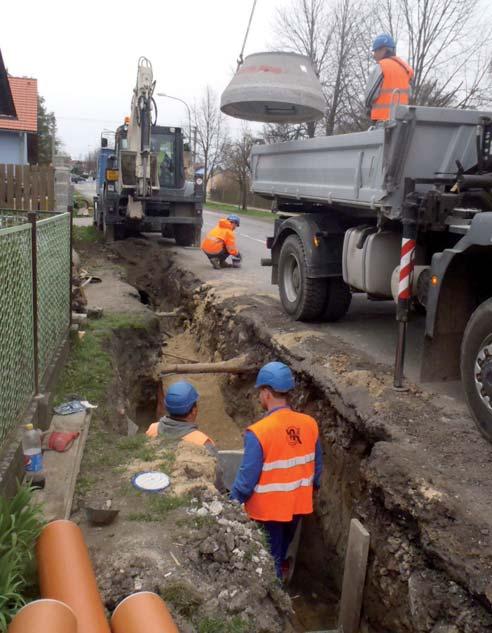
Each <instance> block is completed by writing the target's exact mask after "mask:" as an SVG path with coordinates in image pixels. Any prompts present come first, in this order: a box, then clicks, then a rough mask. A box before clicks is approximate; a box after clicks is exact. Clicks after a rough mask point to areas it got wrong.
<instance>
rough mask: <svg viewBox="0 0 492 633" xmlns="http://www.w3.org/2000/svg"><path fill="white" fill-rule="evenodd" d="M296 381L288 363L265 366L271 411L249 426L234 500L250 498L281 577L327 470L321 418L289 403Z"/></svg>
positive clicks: (263, 386) (264, 400) (266, 403)
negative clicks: (322, 476) (322, 473)
mask: <svg viewBox="0 0 492 633" xmlns="http://www.w3.org/2000/svg"><path fill="white" fill-rule="evenodd" d="M294 386H295V381H294V376H293V374H292V371H291V370H290V368H289V367H287V365H285V364H284V363H280V362H271V363H268V364H266V365H265V366H264V367H262V368H261V369H260V371H259V373H258V376H257V378H256V384H255V387H256V388H257V389H258V390H259V400H260V404H261V406H262V408H263V409H264V410H265V411H266V415H265V416H264V417H263V418H262V419H261V420H259V421H258V422H255V423H254V424H252V425H251V426H249V427H248V428H247V430H246V433H245V436H244V457H243V460H242V463H241V467H240V469H239V471H238V473H237V476H236V479H235V481H234V484H233V486H232V489H231V499H233V500H237V501H239V502H240V503H244V508H245V510H246V513H247V514H248V516H249V517H250V519H252V520H254V521H256V522H257V523H259V524H260V525H262V526H263V527H264V529H265V531H266V533H267V537H268V541H269V545H270V551H271V553H272V556H273V558H274V561H275V570H276V572H277V576H278V577H279V578H281V579H282V578H288V577H289V564H290V562H289V561H288V560H286V556H287V550H288V548H289V545H290V543H291V541H292V539H293V537H294V534H295V532H296V529H297V527H298V523H299V521H300V519H301V517H303V516H306V515H308V514H312V512H313V496H314V490H317V489H318V488H319V486H320V480H321V472H322V469H323V454H322V448H321V442H320V439H319V431H318V424H317V422H316V420H314V418H312V417H310V416H308V415H304V414H303V413H298V412H296V411H293V410H292V409H291V407H290V405H289V394H290V392H291V391H292V390H293V389H294Z"/></svg>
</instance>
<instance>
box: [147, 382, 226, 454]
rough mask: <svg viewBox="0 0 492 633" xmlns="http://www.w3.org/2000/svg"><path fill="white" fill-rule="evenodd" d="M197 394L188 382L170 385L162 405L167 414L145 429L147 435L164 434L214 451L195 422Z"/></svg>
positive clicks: (211, 443) (213, 446)
mask: <svg viewBox="0 0 492 633" xmlns="http://www.w3.org/2000/svg"><path fill="white" fill-rule="evenodd" d="M198 400H199V395H198V392H197V390H196V389H195V387H193V385H192V384H191V383H189V382H186V381H184V380H183V381H179V382H175V383H174V384H172V385H170V386H169V388H168V390H167V392H166V396H165V398H164V405H165V407H166V409H167V412H168V414H169V415H164V416H163V417H162V418H160V420H159V421H158V422H154V423H153V424H151V425H150V426H149V428H148V429H147V432H146V435H147V437H157V436H158V435H165V436H166V437H168V438H169V439H173V440H185V441H186V442H191V443H192V444H198V445H200V446H205V447H207V448H211V449H212V450H211V451H210V452H212V453H214V454H215V453H216V452H217V451H216V449H215V445H214V443H213V441H212V440H211V439H210V438H209V437H208V435H205V433H202V431H199V430H198V426H197V424H196V423H195V422H196V418H197V415H198V404H197V403H198Z"/></svg>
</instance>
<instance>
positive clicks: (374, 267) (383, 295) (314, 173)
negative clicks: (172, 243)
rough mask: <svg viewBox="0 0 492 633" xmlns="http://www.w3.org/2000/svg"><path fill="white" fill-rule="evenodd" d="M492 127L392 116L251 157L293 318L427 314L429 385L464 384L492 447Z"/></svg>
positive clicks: (276, 276) (466, 116)
mask: <svg viewBox="0 0 492 633" xmlns="http://www.w3.org/2000/svg"><path fill="white" fill-rule="evenodd" d="M491 117H492V113H491V112H479V111H471V110H452V109H447V108H446V109H445V108H426V107H416V106H397V107H396V108H394V110H393V112H392V117H391V120H390V121H388V122H386V123H385V124H384V125H383V126H380V127H376V128H374V129H370V130H368V131H366V132H358V133H354V134H344V135H339V136H331V137H317V138H313V139H306V140H298V141H290V142H286V143H277V144H272V145H257V146H255V147H254V148H253V151H252V156H251V169H252V190H253V191H254V192H255V193H257V194H259V195H261V196H263V197H265V198H269V199H271V200H272V202H273V209H274V210H275V211H276V212H277V213H278V218H277V220H276V222H275V230H274V235H273V236H272V237H270V238H268V243H267V245H268V247H269V248H270V249H271V259H269V260H266V261H265V262H264V263H265V264H268V265H271V266H272V282H273V283H275V284H278V285H279V292H280V298H281V301H282V304H283V306H284V309H285V310H286V311H287V312H288V313H289V314H290V315H292V316H293V317H294V318H295V319H299V320H327V321H334V320H337V319H340V318H342V317H343V316H344V314H345V313H346V312H347V310H348V308H349V305H350V300H351V296H352V294H353V293H365V294H366V295H367V296H368V297H369V298H370V299H374V300H387V299H390V300H391V299H394V300H395V301H396V302H397V306H398V308H397V318H398V320H399V322H400V323H403V324H405V323H406V321H407V320H408V314H409V312H410V310H413V309H418V310H424V311H425V312H426V326H425V341H424V354H423V362H422V379H423V380H426V381H430V380H453V379H457V378H461V380H462V383H463V387H464V391H465V394H466V398H467V401H468V404H469V406H470V409H471V411H472V413H473V415H474V418H475V420H476V421H477V424H478V426H479V428H480V430H481V431H482V433H484V435H486V436H487V437H488V439H492V276H491V275H490V270H491V265H492V193H491V190H492V152H491V144H492V123H491ZM401 356H402V355H401V350H400V360H401ZM397 364H398V354H397ZM395 376H396V374H395ZM395 380H396V378H395Z"/></svg>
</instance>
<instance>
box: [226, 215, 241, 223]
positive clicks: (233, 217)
mask: <svg viewBox="0 0 492 633" xmlns="http://www.w3.org/2000/svg"><path fill="white" fill-rule="evenodd" d="M227 219H228V220H229V222H234V224H237V226H239V225H240V224H241V220H240V219H239V216H238V215H236V214H235V213H231V215H228V216H227Z"/></svg>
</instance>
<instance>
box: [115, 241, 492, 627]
mask: <svg viewBox="0 0 492 633" xmlns="http://www.w3.org/2000/svg"><path fill="white" fill-rule="evenodd" d="M108 252H109V253H110V256H111V257H112V258H114V259H113V261H115V262H117V263H118V265H120V266H122V267H124V269H125V270H126V275H127V278H128V280H129V281H130V283H131V284H133V285H134V286H135V287H137V288H139V289H141V290H144V291H145V293H146V294H147V295H148V297H150V299H151V303H152V305H153V306H154V307H156V308H157V309H161V307H162V308H164V309H165V310H170V309H172V308H174V307H176V306H179V307H181V308H182V309H183V310H184V315H185V320H184V322H183V327H184V329H186V330H187V331H188V332H189V333H190V335H191V336H193V337H194V339H195V341H196V343H197V345H198V349H197V353H198V354H201V355H202V356H208V358H210V359H227V358H231V357H233V356H235V355H237V354H238V352H246V351H248V352H251V353H252V354H254V355H256V358H257V359H258V360H261V361H263V360H264V361H266V360H270V359H273V358H278V359H282V360H284V361H286V362H288V363H290V364H291V365H292V367H293V369H294V370H295V372H296V375H297V379H298V383H299V387H298V389H297V391H296V398H295V404H296V405H297V406H299V407H300V408H302V409H303V410H304V411H306V412H309V413H311V414H313V415H314V416H315V417H316V418H317V419H318V421H319V423H320V428H321V434H322V438H323V445H324V452H325V458H326V464H327V468H326V471H325V474H324V479H323V486H322V490H321V493H320V496H319V500H318V507H317V512H316V517H315V518H314V519H313V520H312V521H310V522H307V523H306V525H305V531H304V536H303V540H302V547H301V552H300V566H299V569H300V573H302V571H304V573H305V574H306V577H308V578H310V579H311V582H312V583H313V586H314V585H315V584H316V583H319V584H320V585H321V586H323V585H326V584H329V586H330V587H331V588H332V589H333V590H334V591H336V590H337V589H339V588H340V586H341V578H342V569H343V559H344V553H345V545H346V539H347V534H348V525H349V521H350V519H351V518H352V517H357V518H359V519H360V520H361V522H362V523H363V524H364V525H365V526H366V528H367V529H368V530H369V532H370V534H371V551H370V560H369V568H368V575H367V579H366V589H365V596H364V608H363V619H364V626H365V627H366V629H368V630H371V631H377V632H381V633H383V632H387V633H399V632H405V633H406V632H409V633H410V632H427V631H428V632H430V633H457V632H461V631H462V632H464V633H478V632H483V631H492V608H491V604H492V547H491V538H492V507H491V504H490V499H491V493H492V483H491V481H490V467H491V463H492V447H491V446H490V445H488V444H487V443H486V442H485V441H484V440H483V439H482V438H481V437H480V436H479V435H478V433H477V432H476V431H475V429H474V428H473V427H472V426H470V424H469V420H468V419H464V418H463V415H462V413H461V412H459V411H456V410H452V409H450V407H449V403H448V402H447V400H446V398H442V399H438V398H435V397H431V396H430V395H429V394H428V393H426V392H424V391H421V390H420V389H419V388H418V387H417V386H415V385H411V388H410V391H409V392H408V393H406V394H401V393H395V392H394V391H393V390H392V389H391V378H392V374H391V368H390V367H387V366H383V365H375V364H374V363H373V362H372V361H371V359H370V358H368V357H367V356H364V355H363V354H361V353H359V352H358V351H357V350H355V349H353V348H351V347H350V345H347V344H345V343H343V344H342V343H341V342H340V340H338V339H337V338H336V337H333V336H330V335H324V336H322V337H321V336H320V335H319V332H318V333H315V332H312V333H311V332H310V331H309V329H307V328H306V327H305V326H301V325H300V324H296V323H292V322H291V321H290V320H289V319H288V318H287V317H286V316H285V315H284V314H283V313H282V312H281V310H280V308H279V306H278V304H277V302H275V301H274V300H272V299H271V298H269V297H265V296H254V295H251V294H244V293H241V292H240V291H237V290H236V289H234V288H227V286H226V285H224V284H223V283H222V284H221V287H218V286H216V287H214V286H213V285H211V284H203V283H201V281H200V279H199V278H198V277H197V276H196V275H195V274H193V273H191V272H190V271H189V270H185V269H183V268H179V267H177V266H176V265H175V264H174V260H173V248H172V247H169V246H166V245H165V243H162V242H160V241H159V240H157V239H155V238H152V239H134V240H128V241H126V242H125V243H124V244H121V243H120V244H116V245H114V246H113V247H112V248H111V250H110V251H108ZM224 274H227V271H226V272H225V273H224ZM164 326H165V327H166V325H164ZM168 327H171V325H170V324H169V325H168ZM221 384H222V390H223V394H224V397H225V405H226V410H227V413H228V414H229V415H230V416H231V417H232V418H233V419H234V420H235V421H236V423H237V424H238V425H239V426H240V427H242V428H244V426H246V424H248V423H249V422H250V421H251V419H253V418H254V416H255V415H256V414H257V413H258V411H257V409H256V404H255V398H254V391H253V389H252V384H253V381H252V377H251V376H249V377H243V378H232V379H224V380H223V381H222V383H221Z"/></svg>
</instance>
